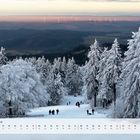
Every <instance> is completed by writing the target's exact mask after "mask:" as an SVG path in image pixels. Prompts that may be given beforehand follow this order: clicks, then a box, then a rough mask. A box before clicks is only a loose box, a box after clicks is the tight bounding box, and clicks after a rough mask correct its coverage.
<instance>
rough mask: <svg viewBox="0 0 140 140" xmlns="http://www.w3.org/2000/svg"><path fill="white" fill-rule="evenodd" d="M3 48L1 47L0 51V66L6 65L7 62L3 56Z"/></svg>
mask: <svg viewBox="0 0 140 140" xmlns="http://www.w3.org/2000/svg"><path fill="white" fill-rule="evenodd" d="M5 54H6V53H5V48H3V47H1V49H0V66H2V65H4V64H6V62H7V60H8V59H7V57H6V56H5Z"/></svg>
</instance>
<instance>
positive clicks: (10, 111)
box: [8, 101, 13, 118]
mask: <svg viewBox="0 0 140 140" xmlns="http://www.w3.org/2000/svg"><path fill="white" fill-rule="evenodd" d="M8 104H9V118H11V117H12V115H13V114H12V108H11V107H12V102H11V101H9V103H8Z"/></svg>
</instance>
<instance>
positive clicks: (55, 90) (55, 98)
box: [46, 71, 67, 105]
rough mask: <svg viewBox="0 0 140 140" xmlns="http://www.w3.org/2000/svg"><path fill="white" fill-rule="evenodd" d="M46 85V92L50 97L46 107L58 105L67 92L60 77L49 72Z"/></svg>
mask: <svg viewBox="0 0 140 140" xmlns="http://www.w3.org/2000/svg"><path fill="white" fill-rule="evenodd" d="M46 84H47V91H48V93H49V95H50V100H49V102H48V105H59V104H60V103H61V101H62V99H63V97H64V95H66V93H67V90H66V88H65V86H64V84H63V82H62V79H61V75H60V74H59V73H58V74H55V73H53V71H51V72H50V74H49V78H48V81H46Z"/></svg>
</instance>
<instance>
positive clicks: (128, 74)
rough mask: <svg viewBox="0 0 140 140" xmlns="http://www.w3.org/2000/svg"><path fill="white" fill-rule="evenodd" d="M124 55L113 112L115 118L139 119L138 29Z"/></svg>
mask: <svg viewBox="0 0 140 140" xmlns="http://www.w3.org/2000/svg"><path fill="white" fill-rule="evenodd" d="M128 44H129V46H128V51H126V53H125V59H124V63H123V70H122V74H121V79H120V81H121V82H120V84H119V91H120V97H119V98H118V100H117V106H116V110H115V116H116V117H123V118H137V117H140V28H139V31H138V32H136V33H133V36H132V39H131V40H129V43H128Z"/></svg>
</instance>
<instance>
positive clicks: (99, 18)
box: [0, 16, 140, 23]
mask: <svg viewBox="0 0 140 140" xmlns="http://www.w3.org/2000/svg"><path fill="white" fill-rule="evenodd" d="M77 21H140V17H139V16H132V17H129V16H125V17H121V16H120V17H119V16H0V22H41V23H43V22H44V23H47V22H48V23H49V22H54V23H59V22H77Z"/></svg>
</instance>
